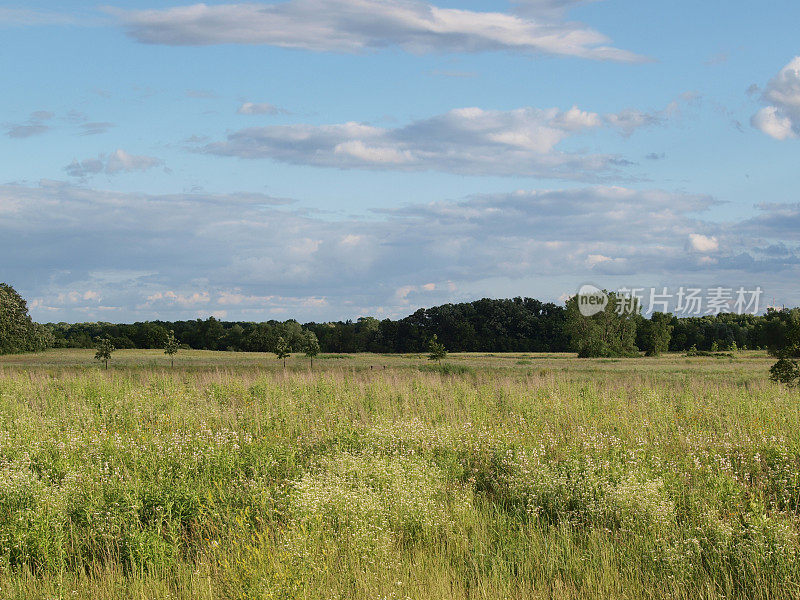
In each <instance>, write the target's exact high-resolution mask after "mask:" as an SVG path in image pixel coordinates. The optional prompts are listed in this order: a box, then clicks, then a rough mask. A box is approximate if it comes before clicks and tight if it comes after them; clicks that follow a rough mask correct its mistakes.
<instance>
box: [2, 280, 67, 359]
mask: <svg viewBox="0 0 800 600" xmlns="http://www.w3.org/2000/svg"><path fill="white" fill-rule="evenodd" d="M53 343H54V338H53V335H52V334H51V333H50V330H49V329H48V328H46V327H44V326H42V325H39V324H38V323H34V322H33V321H32V320H31V317H30V316H29V315H28V304H27V303H26V302H25V300H24V299H23V298H22V296H20V295H19V294H18V293H17V292H16V290H15V289H14V288H13V287H11V286H10V285H8V284H6V283H0V354H18V353H20V352H40V351H42V350H46V349H47V348H50V347H51V346H52V345H53Z"/></svg>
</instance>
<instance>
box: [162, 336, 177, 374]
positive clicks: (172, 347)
mask: <svg viewBox="0 0 800 600" xmlns="http://www.w3.org/2000/svg"><path fill="white" fill-rule="evenodd" d="M180 347H181V346H180V343H179V342H178V340H176V339H175V332H174V331H170V332H169V333H168V334H167V341H166V343H165V344H164V354H166V355H168V356H169V360H170V366H171V367H174V366H175V355H176V354H177V353H178V350H180Z"/></svg>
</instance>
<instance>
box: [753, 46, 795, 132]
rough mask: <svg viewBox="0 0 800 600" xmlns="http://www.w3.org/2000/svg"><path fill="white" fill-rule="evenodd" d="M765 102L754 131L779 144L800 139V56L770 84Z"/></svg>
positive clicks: (756, 116) (756, 119) (755, 121)
mask: <svg viewBox="0 0 800 600" xmlns="http://www.w3.org/2000/svg"><path fill="white" fill-rule="evenodd" d="M761 101H762V102H763V103H764V104H766V106H765V107H764V108H762V109H761V110H759V111H758V112H757V113H756V114H755V115H753V118H752V119H751V124H752V125H753V127H755V128H756V129H759V130H760V131H762V132H763V133H766V134H767V135H768V136H770V137H773V138H775V139H776V140H787V139H794V138H797V137H800V56H796V57H795V58H793V59H792V60H791V62H789V64H788V65H786V66H785V67H784V68H783V69H781V71H780V73H778V74H777V75H776V76H775V77H773V78H772V79H771V80H770V81H769V83H768V84H767V87H766V88H765V89H764V92H763V93H762V94H761Z"/></svg>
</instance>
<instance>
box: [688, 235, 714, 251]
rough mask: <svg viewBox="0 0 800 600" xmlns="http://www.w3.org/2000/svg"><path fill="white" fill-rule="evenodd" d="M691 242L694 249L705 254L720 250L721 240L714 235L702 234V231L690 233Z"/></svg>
mask: <svg viewBox="0 0 800 600" xmlns="http://www.w3.org/2000/svg"><path fill="white" fill-rule="evenodd" d="M689 243H690V244H691V246H692V248H693V249H694V250H696V251H697V252H702V253H704V254H708V253H709V252H716V251H717V250H719V240H718V239H717V238H716V237H714V236H707V235H702V234H700V233H690V234H689Z"/></svg>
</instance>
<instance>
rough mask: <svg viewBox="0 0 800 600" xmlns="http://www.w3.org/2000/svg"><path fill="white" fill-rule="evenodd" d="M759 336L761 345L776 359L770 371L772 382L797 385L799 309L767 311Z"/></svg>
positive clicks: (799, 377) (798, 375)
mask: <svg viewBox="0 0 800 600" xmlns="http://www.w3.org/2000/svg"><path fill="white" fill-rule="evenodd" d="M759 334H760V341H761V343H762V345H764V346H766V347H767V350H768V351H769V353H770V355H772V356H774V357H775V358H777V359H778V362H776V363H775V364H774V365H773V366H772V369H770V376H771V378H772V379H773V381H780V382H782V383H785V384H788V385H795V384H797V382H798V380H800V366H798V359H800V308H793V309H792V310H770V311H768V312H767V314H766V315H765V317H764V322H763V323H762V326H761V331H760V332H759Z"/></svg>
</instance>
